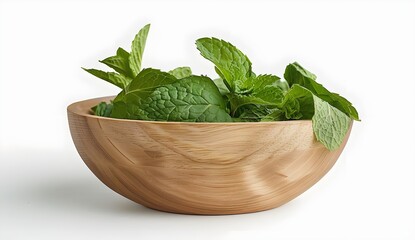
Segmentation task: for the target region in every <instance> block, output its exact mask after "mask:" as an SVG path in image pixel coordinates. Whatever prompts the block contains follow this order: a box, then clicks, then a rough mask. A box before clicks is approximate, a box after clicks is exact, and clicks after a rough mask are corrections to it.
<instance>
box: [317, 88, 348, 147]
mask: <svg viewBox="0 0 415 240" xmlns="http://www.w3.org/2000/svg"><path fill="white" fill-rule="evenodd" d="M313 99H314V108H315V114H314V116H313V118H312V121H313V131H314V134H315V135H316V138H317V140H318V141H319V142H321V143H322V144H323V145H324V146H326V147H327V148H328V149H329V150H330V151H333V150H335V149H337V148H338V147H340V145H341V144H342V142H343V140H344V137H345V136H346V134H347V131H348V130H349V127H350V123H351V121H352V120H351V119H350V118H349V117H348V116H347V115H346V114H344V113H343V112H341V111H340V110H338V109H337V108H335V107H333V106H331V105H330V104H329V103H327V102H326V101H323V100H322V99H320V98H319V97H317V96H315V95H314V96H313Z"/></svg>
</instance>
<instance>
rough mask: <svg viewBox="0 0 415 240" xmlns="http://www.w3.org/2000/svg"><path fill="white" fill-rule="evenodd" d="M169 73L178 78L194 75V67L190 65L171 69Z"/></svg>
mask: <svg viewBox="0 0 415 240" xmlns="http://www.w3.org/2000/svg"><path fill="white" fill-rule="evenodd" d="M169 73H170V74H171V75H173V76H174V77H175V78H177V79H182V78H185V77H188V76H190V75H192V69H190V67H178V68H175V69H173V70H171V71H169Z"/></svg>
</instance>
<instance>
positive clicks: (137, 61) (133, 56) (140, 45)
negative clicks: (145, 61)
mask: <svg viewBox="0 0 415 240" xmlns="http://www.w3.org/2000/svg"><path fill="white" fill-rule="evenodd" d="M149 30H150V24H147V25H145V26H144V27H143V28H142V29H141V30H140V31H139V32H138V33H137V35H136V36H135V38H134V40H133V42H132V44H131V53H130V57H129V65H130V68H131V71H132V74H133V76H137V74H138V73H139V72H140V70H141V61H142V58H143V52H144V48H145V46H146V41H147V35H148V31H149Z"/></svg>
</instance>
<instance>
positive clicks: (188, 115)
mask: <svg viewBox="0 0 415 240" xmlns="http://www.w3.org/2000/svg"><path fill="white" fill-rule="evenodd" d="M146 70H147V69H145V70H143V71H142V72H141V73H140V74H139V75H138V76H137V77H140V75H142V73H143V72H145V71H146ZM147 71H149V70H147ZM149 74H150V72H149V73H148V74H146V75H145V76H144V77H146V76H148V75H149ZM151 74H153V75H152V78H153V79H154V81H153V84H150V85H148V86H147V87H145V88H137V86H138V84H134V83H135V81H136V80H134V81H133V82H132V83H131V84H130V86H129V89H127V90H126V91H125V95H124V97H123V100H122V101H119V102H116V103H114V111H113V114H112V116H113V117H126V118H129V119H143V120H155V121H185V122H231V121H232V119H231V117H230V116H229V114H228V113H227V112H226V102H225V101H224V99H223V98H222V95H221V94H220V92H219V90H218V88H217V87H216V86H215V84H214V83H213V81H212V80H211V79H210V78H208V77H201V76H190V77H187V78H184V79H180V80H173V81H172V82H170V83H167V82H166V79H169V81H170V80H171V78H169V77H168V76H167V75H163V74H162V72H157V71H155V70H154V69H152V71H151ZM165 74H167V73H165ZM168 75H169V74H168ZM166 76H167V77H166ZM146 78H147V77H146ZM137 79H139V78H137ZM146 80H149V79H148V78H147V79H146ZM150 80H151V78H150ZM137 81H138V80H137ZM140 81H143V79H140ZM159 82H165V83H164V84H158V83H159ZM156 83H157V84H156ZM133 84H134V85H133ZM132 96H133V97H132Z"/></svg>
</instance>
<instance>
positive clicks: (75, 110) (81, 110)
mask: <svg viewBox="0 0 415 240" xmlns="http://www.w3.org/2000/svg"><path fill="white" fill-rule="evenodd" d="M113 98H115V96H105V97H97V98H89V99H85V100H81V101H76V102H73V103H71V104H69V105H68V107H67V108H66V110H67V112H68V113H69V112H70V113H72V114H75V115H78V116H83V117H87V118H92V119H98V120H106V121H115V122H136V123H152V124H160V125H166V124H167V125H170V124H171V125H250V126H252V125H296V124H303V123H310V124H311V120H287V121H269V122H177V121H149V120H134V119H121V118H110V117H102V116H96V115H92V114H91V113H90V107H88V108H86V107H82V105H90V104H89V103H90V102H98V101H108V100H110V99H113Z"/></svg>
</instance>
